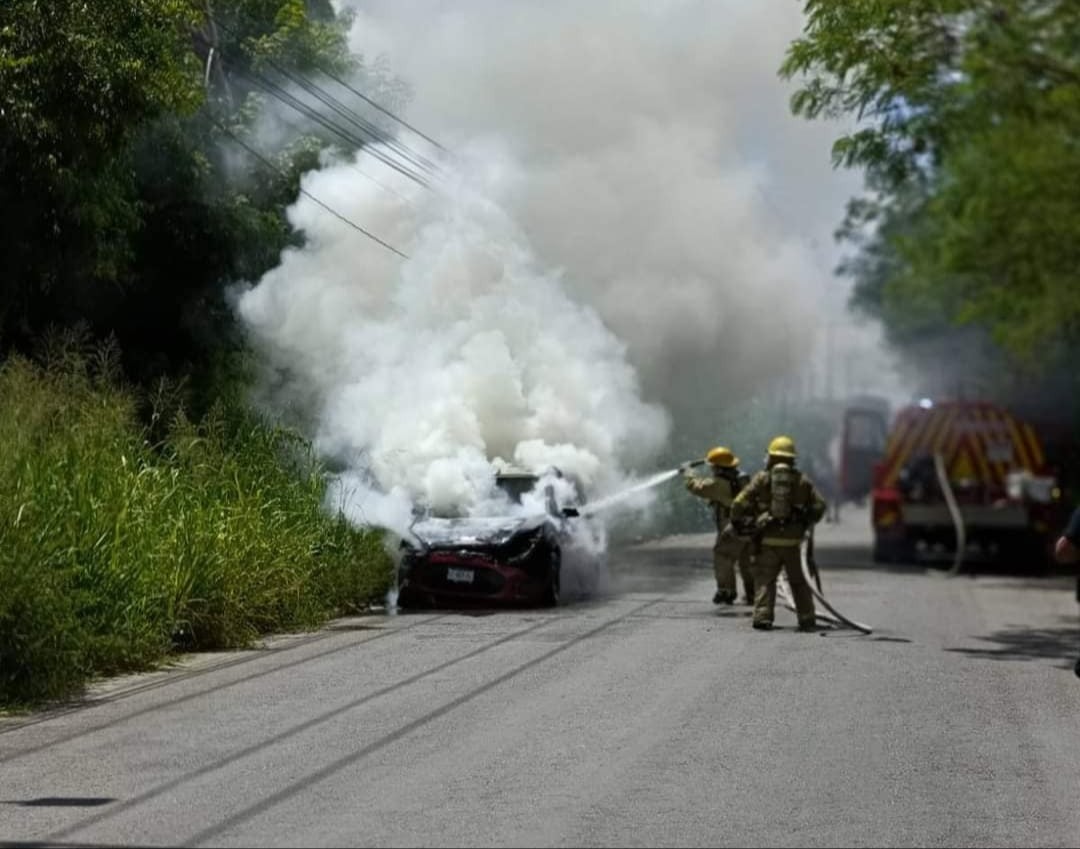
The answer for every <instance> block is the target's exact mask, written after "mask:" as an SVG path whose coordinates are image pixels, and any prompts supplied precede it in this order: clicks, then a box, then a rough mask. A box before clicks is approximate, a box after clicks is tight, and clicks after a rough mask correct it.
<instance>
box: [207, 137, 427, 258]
mask: <svg viewBox="0 0 1080 849" xmlns="http://www.w3.org/2000/svg"><path fill="white" fill-rule="evenodd" d="M218 129H220V130H221V131H222V132H223V133H225V134H226V135H227V136H229V137H230V138H231V139H232V140H233V141H234V142H236V143H237V144H238V145H240V147H242V148H243V149H244V150H246V151H247V152H248V153H249V154H250V155H251V156H253V157H255V158H256V159H258V160H259V161H260V162H262V163H263V164H264V165H266V166H267V167H269V168H272V169H274V170H275V171H277V172H278V173H279V174H281V175H282V176H283V177H288V176H289V175H288V172H286V171H285V170H284V169H283V168H281V167H280V166H279V165H277V164H276V163H274V162H273V161H271V160H270V159H269V158H268V157H266V156H264V155H263V154H261V153H259V151H257V150H255V148H253V147H251V146H250V145H249V144H247V142H245V141H244V140H243V139H241V138H240V137H239V136H238V135H237V134H236V133H234V132H233V131H232V130H230V129H229V128H228V127H226V126H225V125H224V124H221V123H219V124H218ZM299 191H300V194H302V195H304V196H305V197H307V198H308V199H310V200H311V201H312V202H314V203H316V204H318V205H319V206H321V207H322V208H323V209H325V210H326V211H327V212H329V213H330V214H331V215H333V216H334V217H335V218H337V219H338V220H339V221H343V222H344V223H345V224H348V225H349V226H350V227H352V228H353V229H354V230H357V231H358V232H360V233H363V234H364V235H365V236H367V237H368V238H369V239H371V240H372V241H373V242H377V243H378V244H380V245H382V246H383V247H384V248H386V249H387V250H388V251H391V252H392V253H395V254H397V255H398V256H399V257H401V258H402V259H408V258H409V256H408V254H405V253H402V252H401V251H399V250H398V249H397V248H395V247H394V246H393V245H391V244H390V243H389V242H386V241H383V240H382V239H380V238H379V237H378V236H376V235H375V234H374V233H372V232H371V231H370V230H365V229H364V228H363V227H361V226H360V225H359V224H357V223H356V222H355V221H352V220H351V219H349V218H346V217H345V216H344V215H342V214H341V213H340V212H338V211H337V210H336V209H334V208H333V207H332V206H330V205H329V204H327V203H324V202H323V201H321V200H319V198H317V197H316V196H315V195H313V194H312V193H311V192H309V191H308V190H307V189H305V188H304V187H303V186H300V187H299Z"/></svg>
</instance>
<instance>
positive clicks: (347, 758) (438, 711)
mask: <svg viewBox="0 0 1080 849" xmlns="http://www.w3.org/2000/svg"><path fill="white" fill-rule="evenodd" d="M664 600H665V599H664V598H656V599H653V600H652V601H648V602H645V603H644V604H640V605H638V606H637V607H635V608H634V609H633V610H630V611H628V612H627V613H624V614H622V615H620V616H616V617H614V618H613V619H609V620H607V621H606V622H604V623H603V624H601V625H598V626H597V627H595V628H591V629H590V630H588V631H586V632H585V633H584V634H579V635H578V636H576V637H571V638H570V639H568V640H567V641H566V642H564V643H563V644H562V645H560V646H556V647H555V648H553V649H551V650H550V651H547V652H544V653H543V654H542V655H540V656H539V657H536V658H533V659H532V660H530V661H527V662H526V663H523V664H521V665H519V666H515V667H514V668H513V669H511V670H510V671H509V672H505V673H503V674H502V675H500V676H498V677H497V678H494V679H492V680H491V681H488V682H487V683H486V684H481V685H480V686H479V687H476V688H475V689H473V690H470V691H469V692H468V693H465V694H464V695H461V696H458V697H457V698H456V699H452V700H451V701H449V702H447V703H446V704H444V705H442V706H441V707H438V708H435V709H434V710H432V711H429V712H428V713H426V714H424V715H423V716H421V717H418V718H417V719H414V720H412V721H411V722H408V723H406V724H405V725H403V726H402V727H401V728H399V729H398V730H397V731H392V732H391V733H389V734H386V735H384V736H383V737H381V738H380V739H378V740H375V741H374V742H372V743H369V744H368V745H366V746H364V747H363V748H361V749H358V750H357V751H355V752H352V753H350V754H348V755H344V756H342V757H340V758H338V759H337V760H335V761H333V762H331V763H329V764H327V765H326V766H324V767H323V768H322V769H319V770H316V771H315V772H313V773H311V774H309V775H306V776H304V777H303V778H301V779H299V780H297V781H294V782H292V783H291V784H289V785H287V786H285V787H284V788H282V789H281V790H279V791H278V792H276V793H274V794H272V795H271V796H268V797H267V798H266V799H263V800H262V801H260V802H258V803H256V804H254V805H250V806H248V807H247V808H244V809H243V810H241V811H238V812H237V813H235V814H233V815H232V816H230V817H228V818H226V819H224V820H222V821H221V822H219V823H218V824H217V825H213V826H210V827H209V828H206V829H203V830H202V831H200V832H199V833H198V834H196V835H195V836H194V837H191V838H189V839H188V840H186V841H184V842H183V843H180V844H178V845H180V846H183V847H194V846H198V845H199V844H201V843H205V842H206V841H208V840H212V839H214V838H216V837H218V836H219V835H221V834H224V833H225V832H227V831H229V830H230V829H232V828H234V827H235V826H237V825H239V824H241V823H243V822H246V821H248V820H250V819H252V818H254V817H256V816H258V815H259V814H261V813H264V812H266V811H268V810H270V809H271V808H273V807H275V806H276V805H279V804H281V803H282V802H284V801H286V800H287V799H289V798H290V797H291V796H293V795H295V794H296V793H298V792H300V791H301V790H303V789H304V788H305V787H310V786H311V785H313V784H316V783H318V782H320V781H324V780H325V779H327V778H329V777H330V776H331V775H333V774H334V773H337V772H340V771H341V770H342V769H345V768H346V767H348V766H352V765H353V764H355V763H357V762H358V761H361V760H363V759H364V758H366V757H368V756H369V755H372V754H374V753H375V752H378V751H379V750H381V749H384V748H386V747H387V746H389V745H391V744H392V743H396V742H397V741H398V740H401V739H402V738H403V737H407V736H408V735H409V734H412V733H413V732H414V731H416V730H417V729H419V728H422V727H423V726H425V725H427V724H428V723H430V722H433V721H434V720H436V719H439V718H440V717H442V716H445V715H446V714H448V713H450V712H451V711H453V710H456V709H457V708H459V707H461V706H462V705H464V704H467V703H468V702H470V701H472V700H473V699H475V698H478V697H479V696H482V695H484V694H485V693H488V692H490V691H491V690H494V689H495V688H496V687H498V686H500V685H502V684H505V683H506V682H507V681H509V680H511V679H512V678H514V677H516V676H517V675H520V674H521V673H522V672H526V671H528V670H530V669H533V668H535V667H537V666H539V665H540V664H542V663H544V662H545V661H547V660H550V659H551V658H553V657H555V656H556V655H559V654H562V653H563V652H565V651H568V650H569V649H571V648H573V647H574V646H577V645H579V644H580V643H582V642H584V641H585V640H588V639H590V638H591V637H595V636H596V635H597V634H599V633H601V632H603V631H606V630H608V629H609V628H611V627H612V626H614V625H618V624H619V623H621V622H624V621H626V620H628V619H632V618H634V617H635V616H636V615H637V614H639V613H641V611H643V610H645V609H647V608H649V607H652V606H653V605H655V604H660V603H661V602H663V601H664ZM530 630H532V629H530ZM65 833H70V830H69V832H60V834H61V835H63V834H65Z"/></svg>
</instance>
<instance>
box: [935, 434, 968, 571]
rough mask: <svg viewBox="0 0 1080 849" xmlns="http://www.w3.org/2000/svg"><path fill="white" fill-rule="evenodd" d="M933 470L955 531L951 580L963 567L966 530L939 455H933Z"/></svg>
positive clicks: (943, 460)
mask: <svg viewBox="0 0 1080 849" xmlns="http://www.w3.org/2000/svg"><path fill="white" fill-rule="evenodd" d="M934 469H935V470H936V471H937V478H938V484H939V485H940V486H941V493H942V495H944V496H945V503H946V504H947V505H948V506H949V515H950V516H952V520H953V527H954V528H955V529H956V555H955V556H954V558H953V565H952V568H951V569H949V571H948V575H949V577H950V578H951V577H953V576H955V575H958V574H960V567H961V566H963V565H964V551H965V550H966V549H967V529H966V528H965V526H964V514H963V513H961V512H960V505H959V504H958V503H957V501H956V493H954V492H953V488H952V484H951V483H949V474H948V472H947V471H946V470H945V458H944V457H942V456H941V454H940V453H938V454H935V455H934Z"/></svg>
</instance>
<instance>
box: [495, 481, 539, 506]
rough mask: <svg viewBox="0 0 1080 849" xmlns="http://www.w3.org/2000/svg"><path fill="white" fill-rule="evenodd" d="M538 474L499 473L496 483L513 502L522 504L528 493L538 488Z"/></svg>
mask: <svg viewBox="0 0 1080 849" xmlns="http://www.w3.org/2000/svg"><path fill="white" fill-rule="evenodd" d="M538 480H539V478H537V477H536V475H498V476H497V477H496V478H495V485H496V486H497V487H499V489H501V490H502V491H503V492H505V493H506V494H507V496H508V497H509V498H510V500H511V501H512V502H514V503H515V504H521V501H522V498H523V497H524V496H525V494H526V493H529V492H532V490H533V489H535V488H536V483H537V481H538Z"/></svg>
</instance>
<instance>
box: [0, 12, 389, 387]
mask: <svg viewBox="0 0 1080 849" xmlns="http://www.w3.org/2000/svg"><path fill="white" fill-rule="evenodd" d="M348 24H349V19H348V18H342V17H339V16H336V15H335V13H334V10H333V8H332V6H331V4H330V2H329V0H216V2H213V3H210V2H205V0H108V2H104V0H81V2H80V0H50V2H43V1H42V0H7V2H5V3H3V4H0V210H2V215H3V222H2V225H3V226H2V227H0V346H2V347H3V348H4V349H7V350H11V349H12V348H14V349H26V348H28V347H32V346H33V345H34V344H35V340H36V339H38V338H39V337H40V335H41V334H42V332H43V331H44V330H45V329H46V328H49V327H51V326H57V325H59V326H64V325H70V324H72V323H75V322H81V323H83V324H85V325H88V326H89V329H90V330H91V331H92V332H93V333H94V334H96V335H99V336H105V335H110V334H111V335H114V336H116V337H117V339H118V341H119V343H120V347H121V350H122V351H123V352H124V355H125V359H126V364H127V366H128V371H129V373H130V375H131V376H132V377H135V378H136V379H142V380H146V379H150V378H152V377H155V376H158V375H162V374H178V373H186V372H189V371H191V370H192V369H195V370H198V369H199V368H202V367H204V366H206V365H207V363H208V362H209V361H210V360H212V359H213V358H214V357H215V356H216V355H217V352H219V351H220V350H221V348H222V346H224V345H227V344H228V339H229V336H230V331H231V321H232V320H231V318H230V316H229V313H228V310H227V308H226V306H225V303H224V297H223V293H224V290H225V287H226V285H227V284H228V283H230V282H232V281H236V280H244V279H248V280H250V279H257V278H258V277H259V276H261V274H262V273H264V272H265V271H266V270H267V269H268V268H270V267H272V266H273V265H274V264H275V263H276V262H277V260H278V257H279V255H280V252H281V250H282V249H283V248H284V247H285V246H287V245H288V244H290V243H293V242H296V241H297V240H299V239H301V238H302V234H297V233H293V232H292V231H291V230H290V228H289V225H288V223H287V221H286V218H285V215H284V210H285V207H286V206H287V205H288V204H289V203H291V202H292V201H293V200H294V199H295V197H296V192H297V187H298V181H299V174H300V172H301V170H303V169H304V168H310V167H313V166H314V165H315V164H316V163H317V157H318V151H319V150H320V148H322V147H324V146H326V145H328V144H331V143H333V144H336V145H337V146H339V147H344V148H349V147H356V146H357V145H358V144H359V143H360V140H359V139H350V137H348V136H345V137H344V138H343V137H342V136H341V134H338V135H334V134H333V133H331V132H329V131H328V130H327V129H326V127H325V126H321V125H320V124H319V122H318V121H317V120H316V117H317V116H316V115H315V113H314V110H311V109H309V110H307V114H305V113H304V112H300V113H295V112H291V111H290V107H288V106H286V105H284V100H283V97H284V95H283V93H285V94H287V93H288V92H290V91H293V92H295V91H297V90H299V86H300V85H301V84H305V82H306V81H308V80H311V79H314V78H320V79H325V76H324V75H325V74H327V73H329V74H332V75H335V76H338V75H340V77H346V76H348V77H349V78H350V79H353V80H357V79H360V80H362V81H363V82H364V83H365V88H366V89H367V90H368V91H369V92H370V94H372V95H373V96H375V97H377V98H379V99H380V100H382V101H383V102H385V103H386V104H387V105H388V106H389V107H391V108H393V107H395V106H398V105H400V99H401V97H402V96H403V94H404V91H403V89H402V87H401V86H399V85H397V84H396V83H395V81H393V80H392V78H390V77H389V75H388V74H387V73H386V72H385V69H381V68H377V67H376V68H365V67H364V66H363V64H362V59H361V57H354V56H352V55H350V53H349V51H348V49H347V38H346V36H347V27H348ZM300 95H301V97H303V96H304V95H303V92H302V91H301V92H300ZM307 100H308V101H310V100H311V98H310V97H308V98H307ZM270 108H273V109H277V110H279V111H280V112H282V113H286V112H289V113H290V118H291V120H292V127H293V129H292V130H291V131H290V132H289V133H288V135H287V137H286V138H285V139H284V141H280V142H276V143H274V146H271V142H270V141H268V140H267V139H259V138H257V137H255V135H254V134H253V133H254V127H255V126H256V122H257V120H258V119H259V116H260V115H262V114H265V112H266V111H267V109H270ZM237 139H239V140H241V141H244V139H246V140H247V141H246V142H245V144H246V148H250V151H255V152H256V153H257V154H260V155H259V156H252V155H250V151H249V150H248V149H246V148H245V147H242V146H240V145H239V144H238V143H237ZM237 163H242V164H241V166H240V167H238V165H237Z"/></svg>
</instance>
